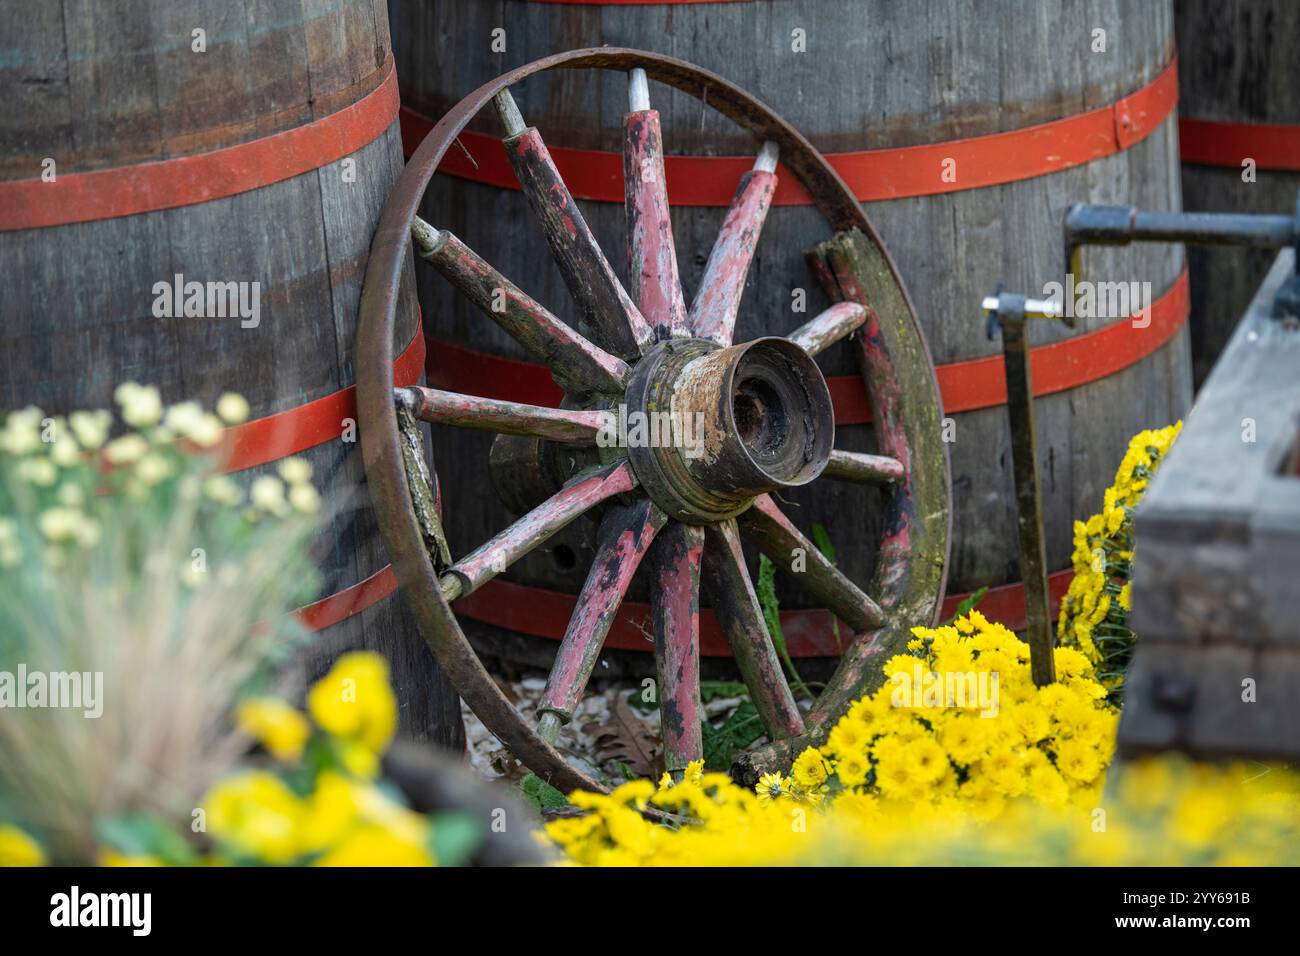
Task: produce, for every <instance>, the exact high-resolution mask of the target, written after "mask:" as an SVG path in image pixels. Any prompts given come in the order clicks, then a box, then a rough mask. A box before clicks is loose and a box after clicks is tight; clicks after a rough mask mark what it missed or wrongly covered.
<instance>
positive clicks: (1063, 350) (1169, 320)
mask: <svg viewBox="0 0 1300 956" xmlns="http://www.w3.org/2000/svg"><path fill="white" fill-rule="evenodd" d="M1189 310H1190V300H1189V298H1188V290H1187V269H1186V267H1184V269H1183V271H1182V272H1181V273H1180V274H1179V276H1178V278H1177V279H1175V280H1174V284H1173V285H1172V286H1170V287H1169V289H1168V291H1166V292H1165V293H1164V295H1162V296H1161V297H1160V298H1158V299H1156V300H1155V302H1153V303H1152V304H1151V315H1150V319H1151V321H1150V324H1148V325H1146V326H1143V327H1138V326H1136V325H1134V323H1133V320H1132V319H1131V318H1129V319H1124V320H1121V321H1118V322H1112V323H1111V324H1110V325H1107V326H1106V327H1105V328H1102V329H1098V330H1097V331H1095V332H1086V333H1084V334H1083V335H1076V336H1073V337H1072V338H1068V339H1065V340H1064V341H1062V342H1056V343H1053V344H1052V345H1040V346H1038V347H1037V348H1035V349H1033V350H1032V351H1031V352H1030V362H1031V363H1032V365H1031V369H1032V375H1033V383H1034V395H1036V396H1042V395H1051V394H1053V393H1055V392H1062V391H1065V390H1067V389H1071V388H1078V387H1079V386H1081V385H1087V384H1088V383H1089V382H1095V381H1097V380H1099V379H1102V378H1105V377H1106V376H1108V375H1113V374H1115V373H1116V372H1119V371H1122V370H1123V369H1125V368H1128V367H1129V366H1130V365H1133V364H1134V363H1136V362H1139V361H1141V360H1142V359H1144V358H1146V357H1147V356H1148V355H1150V354H1152V353H1153V352H1155V351H1157V350H1158V349H1159V348H1160V347H1161V346H1163V345H1164V344H1165V343H1166V342H1168V341H1169V340H1170V339H1172V338H1173V337H1174V336H1175V335H1176V334H1178V330H1179V329H1181V328H1182V327H1183V325H1184V324H1185V323H1186V321H1187V315H1188V312H1189ZM429 346H430V348H429V358H428V362H427V364H426V367H425V368H426V371H427V372H428V377H429V384H430V385H431V386H433V387H435V388H444V389H447V390H449V391H453V392H469V393H472V394H474V395H481V396H483V397H484V398H499V399H504V400H506V401H511V402H526V403H528V404H530V405H545V406H549V407H557V406H558V405H559V403H560V399H561V398H563V397H564V393H563V392H562V391H561V390H560V387H559V386H558V385H556V384H555V382H554V380H553V379H552V378H551V374H550V372H549V371H548V370H547V369H546V367H545V366H542V365H534V364H532V363H530V362H521V361H518V360H517V359H508V358H501V357H499V356H496V355H488V354H487V353H484V352H478V351H475V350H473V349H469V348H466V347H465V346H463V345H457V344H454V343H451V342H443V341H441V340H437V339H432V338H431V339H430V340H429ZM1002 365H1003V360H1002V356H1001V355H990V356H987V357H985V358H978V359H969V360H967V361H964V362H952V363H949V364H947V365H940V366H938V367H937V369H936V372H937V374H938V378H939V395H940V399H941V401H942V403H943V410H944V412H945V413H946V414H954V413H956V412H969V411H974V410H975V409H979V408H992V407H994V406H996V405H1004V404H1006V400H1007V383H1006V377H1005V375H1004V374H1003V367H1002ZM826 384H827V386H828V387H829V388H830V392H831V402H832V404H833V405H834V407H835V423H836V424H837V425H862V424H868V423H870V422H871V405H870V403H869V402H868V400H867V389H866V386H865V385H864V384H863V382H862V377H861V376H860V375H831V376H828V377H827V379H826Z"/></svg>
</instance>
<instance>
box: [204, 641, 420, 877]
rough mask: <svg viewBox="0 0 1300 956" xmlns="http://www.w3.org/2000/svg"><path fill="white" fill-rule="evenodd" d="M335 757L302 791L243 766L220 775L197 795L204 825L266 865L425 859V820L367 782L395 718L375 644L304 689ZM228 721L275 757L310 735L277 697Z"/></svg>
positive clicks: (239, 853)
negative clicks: (238, 771) (239, 770)
mask: <svg viewBox="0 0 1300 956" xmlns="http://www.w3.org/2000/svg"><path fill="white" fill-rule="evenodd" d="M307 706H308V711H309V712H310V714H311V717H312V720H314V721H315V723H316V725H317V726H318V727H319V728H320V729H321V730H322V731H324V732H325V733H326V734H327V735H328V744H327V747H326V750H327V757H328V758H330V759H332V760H333V761H334V762H335V763H336V764H337V766H335V767H331V768H327V769H324V770H322V771H321V772H320V773H318V774H317V775H316V777H315V780H314V787H313V788H312V789H311V790H310V792H308V793H306V794H302V795H300V794H299V793H297V792H295V790H294V789H292V788H291V787H290V785H289V784H288V783H287V782H286V781H285V780H284V779H282V778H281V777H280V776H278V775H276V774H274V773H270V772H266V771H250V772H247V773H241V774H238V775H236V776H233V777H229V778H226V779H224V780H222V781H220V782H219V783H218V784H217V785H216V786H215V787H213V789H212V790H211V792H210V793H209V794H208V796H207V799H206V800H205V801H204V806H205V807H206V809H207V812H208V832H209V833H210V834H211V836H212V838H213V840H214V841H215V842H216V843H217V844H218V846H219V847H221V848H222V849H223V850H224V851H226V852H227V853H230V854H231V855H233V856H234V857H235V858H236V859H239V860H250V861H257V862H261V863H269V864H273V865H279V864H290V863H313V864H315V865H318V866H336V865H337V866H355V865H363V864H364V865H370V866H430V865H432V864H433V863H434V859H433V854H432V850H431V849H430V846H431V844H430V839H431V833H432V830H431V826H430V824H429V821H428V820H426V819H425V818H424V817H422V816H420V815H419V814H417V813H413V812H412V811H410V810H408V809H407V808H406V807H404V806H402V805H401V804H400V803H397V802H396V801H395V800H393V799H392V798H391V797H389V796H387V795H386V794H385V792H384V791H383V790H381V789H380V788H379V787H378V786H376V784H375V783H374V782H373V778H374V777H375V776H376V775H377V773H378V770H379V757H380V755H381V754H382V753H383V751H384V750H385V749H386V748H387V747H388V744H389V742H390V741H391V740H392V738H393V733H394V732H395V730H396V728H397V700H396V698H395V697H394V696H393V691H392V688H391V687H390V686H389V683H388V664H387V662H386V661H385V660H384V659H383V658H382V657H381V656H379V655H378V654H375V653H372V652H366V651H359V652H354V653H350V654H344V655H343V656H342V657H340V658H339V659H338V661H337V662H335V664H334V666H333V668H331V669H330V671H329V673H328V674H326V675H325V676H324V677H322V678H321V679H320V680H319V681H318V682H317V683H316V685H315V686H314V687H313V688H312V689H311V691H310V692H309V694H308V695H307ZM235 723H236V726H237V727H239V729H240V730H242V731H244V732H245V733H247V734H249V735H250V736H252V737H254V738H255V739H256V740H258V741H259V742H260V743H261V744H262V745H263V746H264V747H265V748H266V749H267V751H268V752H269V753H270V754H271V755H272V756H274V757H275V758H276V759H277V760H280V761H282V762H285V763H289V764H295V763H297V762H298V761H300V760H301V758H302V756H303V752H304V749H305V748H306V746H307V745H308V743H309V740H310V738H311V736H312V730H311V725H310V724H309V723H308V721H307V718H306V717H304V716H303V715H302V714H301V713H299V712H298V711H297V710H295V709H294V708H293V707H291V706H289V705H288V704H286V703H285V702H283V701H281V700H278V699H275V698H255V699H252V700H248V701H244V702H243V703H241V704H240V706H239V707H238V708H237V710H236V713H235Z"/></svg>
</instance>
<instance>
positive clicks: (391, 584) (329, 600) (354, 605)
mask: <svg viewBox="0 0 1300 956" xmlns="http://www.w3.org/2000/svg"><path fill="white" fill-rule="evenodd" d="M396 590H397V575H395V574H394V573H393V566H392V565H391V564H385V565H384V566H383V567H382V568H380V569H379V570H378V571H376V572H375V573H374V574H372V575H370V577H368V578H366V579H365V580H364V581H358V582H357V583H356V584H354V585H352V587H350V588H345V589H343V590H342V591H339V592H338V593H337V594H331V595H330V596H329V597H326V598H321V599H320V600H319V601H315V602H313V603H311V604H308V605H307V606H306V607H300V608H299V609H298V611H297V615H298V620H299V621H301V622H302V624H303V626H304V627H305V628H307V630H309V631H322V630H324V629H325V628H327V627H331V626H332V625H334V624H337V623H339V621H345V620H347V619H348V618H350V617H351V616H352V615H354V614H360V613H361V612H362V611H364V610H365V609H366V608H368V607H372V606H373V605H375V604H378V603H379V602H380V601H382V600H383V599H384V598H386V597H388V595H390V594H392V593H393V592H394V591H396Z"/></svg>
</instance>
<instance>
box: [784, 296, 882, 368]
mask: <svg viewBox="0 0 1300 956" xmlns="http://www.w3.org/2000/svg"><path fill="white" fill-rule="evenodd" d="M866 320H867V310H866V308H865V307H864V306H862V305H860V304H859V303H857V302H836V303H835V304H834V305H833V306H831V307H830V308H829V309H827V310H826V311H825V312H822V313H821V314H820V315H817V316H816V317H814V318H813V319H812V320H811V321H809V322H807V323H806V324H804V325H801V326H800V327H799V328H797V329H795V330H794V331H793V332H792V333H790V334H789V335H788V336H786V338H788V339H789V340H790V341H791V342H793V343H795V344H796V345H798V346H799V347H800V348H801V349H803V350H804V351H805V352H807V353H808V354H809V355H816V354H817V353H819V352H822V351H824V350H825V349H827V348H829V347H830V346H832V345H834V344H835V343H836V342H838V341H839V340H840V339H842V338H844V337H845V336H848V335H852V334H853V332H854V331H856V330H857V328H858V327H859V326H860V325H862V323H863V322H865V321H866Z"/></svg>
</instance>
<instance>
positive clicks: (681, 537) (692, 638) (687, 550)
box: [650, 522, 704, 771]
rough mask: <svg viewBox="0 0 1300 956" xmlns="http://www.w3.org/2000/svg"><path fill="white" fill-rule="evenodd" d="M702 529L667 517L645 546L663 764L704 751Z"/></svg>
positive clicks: (678, 764) (682, 763)
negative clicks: (669, 521) (667, 521)
mask: <svg viewBox="0 0 1300 956" xmlns="http://www.w3.org/2000/svg"><path fill="white" fill-rule="evenodd" d="M703 554H704V530H703V529H702V528H700V527H698V526H696V525H689V524H682V523H679V522H673V523H672V524H670V525H669V526H668V527H667V528H665V529H664V530H663V531H662V532H661V533H660V534H659V537H658V538H657V539H656V540H655V543H654V547H653V548H651V550H650V608H651V616H652V618H653V621H654V635H655V669H656V671H657V673H658V676H659V724H660V733H661V734H662V736H663V742H664V769H665V770H669V771H673V770H685V769H686V765H687V764H688V763H690V762H691V761H692V760H699V759H701V758H702V757H703V756H704V738H703V735H702V730H701V721H702V720H703V708H702V707H701V704H700V561H701V558H702V557H703Z"/></svg>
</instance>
